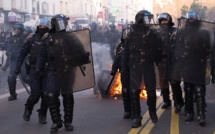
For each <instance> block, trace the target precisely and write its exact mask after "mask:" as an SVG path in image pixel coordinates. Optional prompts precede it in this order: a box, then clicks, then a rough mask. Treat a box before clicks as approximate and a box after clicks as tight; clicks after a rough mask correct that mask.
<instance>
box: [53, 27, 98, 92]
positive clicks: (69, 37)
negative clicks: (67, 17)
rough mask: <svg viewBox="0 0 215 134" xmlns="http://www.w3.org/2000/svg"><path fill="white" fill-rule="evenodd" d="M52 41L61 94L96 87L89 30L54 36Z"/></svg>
mask: <svg viewBox="0 0 215 134" xmlns="http://www.w3.org/2000/svg"><path fill="white" fill-rule="evenodd" d="M52 39H53V44H54V54H55V66H56V72H57V78H58V82H59V86H60V89H61V93H63V94H64V93H71V92H76V91H81V90H85V89H89V88H91V87H94V84H95V77H94V68H93V60H92V58H93V57H92V47H91V41H90V31H89V29H83V30H80V31H74V32H62V33H58V34H54V35H53V37H52Z"/></svg>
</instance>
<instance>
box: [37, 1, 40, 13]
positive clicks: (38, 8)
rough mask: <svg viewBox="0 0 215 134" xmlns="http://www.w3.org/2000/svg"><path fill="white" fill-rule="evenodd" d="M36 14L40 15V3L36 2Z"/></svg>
mask: <svg viewBox="0 0 215 134" xmlns="http://www.w3.org/2000/svg"><path fill="white" fill-rule="evenodd" d="M37 12H38V13H39V14H40V2H39V1H37Z"/></svg>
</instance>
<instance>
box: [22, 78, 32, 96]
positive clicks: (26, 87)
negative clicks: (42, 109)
mask: <svg viewBox="0 0 215 134" xmlns="http://www.w3.org/2000/svg"><path fill="white" fill-rule="evenodd" d="M19 79H20V80H21V82H22V85H23V86H24V88H25V89H26V91H27V92H28V94H29V95H30V94H31V92H30V90H29V89H28V87H27V86H26V85H25V83H24V81H23V79H22V76H21V74H19Z"/></svg>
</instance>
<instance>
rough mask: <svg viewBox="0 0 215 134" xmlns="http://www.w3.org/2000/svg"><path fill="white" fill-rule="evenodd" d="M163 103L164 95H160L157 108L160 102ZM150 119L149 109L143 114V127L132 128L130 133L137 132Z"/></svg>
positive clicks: (135, 133)
mask: <svg viewBox="0 0 215 134" xmlns="http://www.w3.org/2000/svg"><path fill="white" fill-rule="evenodd" d="M161 103H163V97H162V96H160V97H159V99H158V100H157V108H158V107H159V106H160V104H161ZM149 119H150V117H149V111H147V112H146V113H145V114H144V115H143V119H142V121H141V123H142V126H141V127H138V128H132V129H131V130H130V131H129V132H128V134H137V133H138V132H139V131H140V130H141V129H142V127H144V126H145V125H146V123H147V122H148V120H149Z"/></svg>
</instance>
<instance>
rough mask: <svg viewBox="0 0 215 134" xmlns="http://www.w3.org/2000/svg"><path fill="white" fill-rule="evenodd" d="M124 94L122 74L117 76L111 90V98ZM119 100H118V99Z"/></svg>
mask: <svg viewBox="0 0 215 134" xmlns="http://www.w3.org/2000/svg"><path fill="white" fill-rule="evenodd" d="M121 94H122V83H121V74H120V73H118V74H116V79H115V82H114V84H113V86H112V88H111V90H110V96H111V97H112V96H116V95H121ZM116 99H117V98H116Z"/></svg>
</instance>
